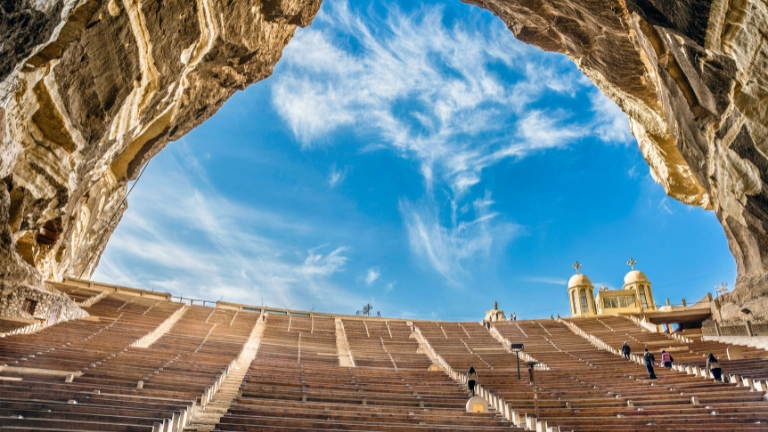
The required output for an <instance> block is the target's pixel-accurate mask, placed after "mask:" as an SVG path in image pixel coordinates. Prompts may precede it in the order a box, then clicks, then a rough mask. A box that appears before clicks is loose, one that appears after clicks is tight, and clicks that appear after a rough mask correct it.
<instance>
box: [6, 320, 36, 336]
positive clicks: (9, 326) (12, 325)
mask: <svg viewBox="0 0 768 432" xmlns="http://www.w3.org/2000/svg"><path fill="white" fill-rule="evenodd" d="M28 325H29V323H27V322H22V321H16V320H9V319H2V318H0V334H1V333H6V332H9V331H13V330H16V329H20V328H22V327H25V326H28Z"/></svg>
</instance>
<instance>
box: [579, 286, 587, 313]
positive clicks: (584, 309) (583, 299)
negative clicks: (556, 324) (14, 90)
mask: <svg viewBox="0 0 768 432" xmlns="http://www.w3.org/2000/svg"><path fill="white" fill-rule="evenodd" d="M581 312H582V313H584V312H589V304H588V303H587V292H586V291H584V288H582V289H581Z"/></svg>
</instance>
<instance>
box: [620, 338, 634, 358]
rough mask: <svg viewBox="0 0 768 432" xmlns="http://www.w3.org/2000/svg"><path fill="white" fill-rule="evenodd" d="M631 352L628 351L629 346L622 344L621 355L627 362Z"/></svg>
mask: <svg viewBox="0 0 768 432" xmlns="http://www.w3.org/2000/svg"><path fill="white" fill-rule="evenodd" d="M631 352H632V350H631V349H629V345H627V343H626V342H624V345H622V346H621V355H623V356H624V358H625V359H627V360H629V354H630V353H631Z"/></svg>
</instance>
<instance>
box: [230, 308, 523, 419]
mask: <svg viewBox="0 0 768 432" xmlns="http://www.w3.org/2000/svg"><path fill="white" fill-rule="evenodd" d="M349 323H351V325H350V326H349V327H351V333H352V335H353V336H352V337H351V339H352V340H353V341H356V342H355V343H354V344H353V343H352V341H350V344H351V345H354V346H355V348H353V355H356V356H359V360H357V358H358V357H356V362H357V363H358V365H359V363H360V362H361V361H363V362H367V364H370V365H376V366H380V367H356V368H345V367H339V366H338V357H337V354H336V351H337V348H336V335H335V324H334V320H333V318H326V317H313V318H311V319H308V318H301V319H298V320H297V318H296V317H285V316H278V315H270V316H269V318H268V319H267V321H266V324H267V327H266V330H265V332H264V334H263V336H262V339H261V345H260V347H259V351H258V354H257V356H256V359H255V360H254V361H253V363H252V364H251V368H250V369H249V371H248V373H247V374H246V377H245V379H244V381H243V383H242V386H241V394H242V396H241V397H239V398H237V400H236V403H235V404H233V405H232V407H231V408H230V409H229V411H228V412H227V414H226V415H225V416H224V417H222V418H221V421H220V423H219V424H218V426H217V429H218V430H221V431H256V430H259V431H261V430H281V431H282V430H307V431H310V430H366V431H372V430H375V431H410V430H413V431H437V430H477V431H481V430H482V431H486V430H487V431H493V430H500V429H505V430H506V429H509V428H510V426H511V425H510V424H509V423H506V422H504V421H502V420H500V419H499V418H496V417H494V416H492V415H489V414H468V413H466V412H465V409H464V405H465V404H466V401H467V394H466V392H465V391H464V390H462V389H461V388H460V387H459V386H458V385H457V384H456V383H455V382H453V381H452V380H451V379H450V378H448V377H447V376H446V375H445V374H444V373H442V372H431V371H428V370H427V367H426V366H425V362H421V361H414V360H413V359H412V358H410V356H412V355H414V356H415V355H417V354H415V352H416V349H417V347H418V344H417V343H416V345H414V343H415V342H411V341H412V340H411V339H409V338H408V336H409V334H410V330H409V329H408V327H407V325H406V324H405V322H403V321H389V322H388V323H386V322H384V321H377V320H365V321H362V320H347V319H344V326H345V328H347V327H348V324H349ZM366 326H368V332H367V333H365V331H366ZM387 327H389V328H387ZM390 332H391V337H390ZM347 336H348V337H349V334H348V335H347ZM363 339H366V341H365V342H362V340H363ZM358 342H359V343H358ZM365 343H369V344H372V345H373V346H374V348H370V349H369V348H368V347H366V346H365ZM379 347H386V351H385V349H384V348H382V349H379ZM399 351H403V353H402V354H403V356H407V357H403V358H402V360H401V361H398V360H399V359H400V357H399V356H396V355H395V354H400V352H399ZM388 352H389V353H391V356H392V358H395V360H394V361H393V360H392V359H391V358H390V355H388ZM422 356H423V355H422ZM425 358H426V357H425ZM428 363H429V362H428V361H427V362H426V364H428ZM395 364H398V367H397V369H396V368H395ZM404 366H418V368H417V369H407V368H404Z"/></svg>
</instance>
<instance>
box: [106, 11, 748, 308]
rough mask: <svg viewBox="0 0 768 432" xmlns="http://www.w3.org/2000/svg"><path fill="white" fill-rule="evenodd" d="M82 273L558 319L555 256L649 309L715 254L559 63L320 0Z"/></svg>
mask: <svg viewBox="0 0 768 432" xmlns="http://www.w3.org/2000/svg"><path fill="white" fill-rule="evenodd" d="M128 201H129V209H128V211H127V212H126V213H125V216H124V217H123V220H122V221H121V224H120V225H119V226H118V228H117V231H116V232H115V234H114V235H113V237H112V238H111V239H110V242H109V244H108V246H107V249H106V251H105V253H104V256H103V257H102V259H101V263H100V265H99V267H98V269H97V271H96V273H95V275H94V277H93V278H94V279H95V280H99V281H105V282H111V283H116V284H122V285H128V286H135V287H141V288H146V289H154V290H160V291H168V292H172V293H174V294H177V295H178V294H182V295H184V296H189V297H194V298H200V299H209V300H211V299H212V300H218V299H224V300H227V301H235V302H243V303H249V304H262V303H263V304H266V305H271V306H277V307H290V308H294V309H303V310H310V309H314V310H317V311H328V312H338V313H354V312H355V311H356V310H357V309H359V308H360V307H361V306H362V305H363V304H364V303H366V302H370V303H371V304H372V305H373V306H374V310H378V311H381V313H382V314H383V315H385V316H393V317H404V318H422V319H443V320H479V319H481V318H482V316H483V313H484V311H485V310H487V309H489V308H490V307H491V306H492V305H493V301H494V300H498V301H499V305H500V307H501V308H502V309H504V310H505V311H506V312H508V313H511V312H513V311H515V312H517V314H518V317H520V318H536V317H548V316H549V315H550V314H558V313H559V314H561V315H564V316H567V315H568V313H569V312H568V311H569V307H568V299H567V295H566V282H567V279H568V278H569V277H570V276H571V275H572V274H573V269H572V268H571V265H572V264H573V262H574V261H576V260H578V261H580V262H581V263H582V264H583V265H584V267H583V268H582V272H583V273H586V274H587V275H589V276H590V278H591V279H592V281H593V283H594V284H595V285H596V287H599V286H600V285H602V284H605V285H606V286H608V287H611V288H620V287H621V284H622V280H623V276H624V274H625V273H626V272H627V271H628V270H629V268H628V267H627V266H626V264H625V263H626V261H627V260H628V259H629V257H630V256H631V257H634V258H635V259H636V260H637V262H638V265H637V268H638V269H640V270H642V271H644V272H645V273H646V274H647V275H648V276H649V278H650V279H651V281H652V282H653V284H654V294H655V297H656V299H657V302H658V303H659V304H662V303H663V301H664V299H665V298H667V297H669V298H670V299H671V301H672V302H673V303H680V299H681V298H686V299H687V300H689V301H691V300H698V299H699V298H701V297H702V296H704V295H705V294H706V293H707V292H712V291H713V288H712V287H713V286H714V285H715V284H717V283H719V282H720V281H725V282H728V283H729V284H730V285H731V286H732V285H733V280H734V279H735V264H734V261H733V258H732V256H731V254H730V252H729V251H728V247H727V242H726V240H725V236H724V234H723V231H722V228H721V226H720V225H719V224H718V222H717V220H716V218H715V215H714V214H713V213H712V212H705V211H703V210H701V209H697V208H693V207H689V206H685V205H683V204H680V203H678V202H677V201H675V200H673V199H671V198H668V197H666V196H665V194H664V191H663V189H662V188H661V186H659V185H658V184H656V183H655V182H654V181H653V179H652V178H651V176H650V174H649V168H648V166H647V165H646V163H645V162H644V161H643V158H642V155H641V153H640V151H639V149H638V147H637V144H636V142H635V140H634V138H633V137H632V136H631V134H630V132H629V126H628V123H627V119H626V116H625V115H624V114H623V113H622V112H621V111H620V110H619V109H618V107H616V105H615V104H613V102H611V101H610V100H608V99H606V98H605V97H604V96H602V94H601V93H600V92H599V91H598V90H597V89H596V88H595V87H594V85H592V84H591V82H590V81H589V80H588V79H586V78H585V77H584V76H583V75H582V74H581V72H579V70H578V69H577V68H576V67H575V65H574V64H573V63H572V62H571V61H570V60H569V59H567V58H566V57H564V56H562V55H559V54H552V53H544V52H542V51H541V50H538V49H537V48H534V47H530V46H527V45H525V44H522V43H520V42H518V41H516V40H515V39H514V37H513V36H512V34H511V32H509V31H508V30H507V29H506V28H505V27H504V25H503V23H502V22H501V21H500V20H499V19H497V18H496V17H494V16H493V15H491V14H490V13H488V12H486V11H483V10H481V9H479V8H476V7H472V6H468V5H466V4H463V3H460V2H458V1H444V2H437V1H435V2H432V1H422V2H414V1H401V2H393V1H387V2H383V1H374V2H373V3H370V2H367V1H366V2H363V1H359V2H358V1H349V2H347V1H344V0H326V1H325V2H324V3H323V6H322V8H321V11H320V14H319V15H318V17H317V18H316V19H315V21H314V23H313V24H312V26H310V27H309V28H306V29H299V30H298V31H297V33H296V36H295V38H294V39H293V40H292V41H291V43H290V44H289V45H288V47H286V49H285V51H284V53H283V58H282V60H281V61H280V62H279V63H278V65H277V66H276V67H275V70H274V74H273V75H272V77H270V78H268V79H267V80H264V81H262V82H259V83H256V84H254V85H252V86H251V87H249V88H248V89H247V90H245V91H242V92H239V93H237V94H236V95H235V96H233V97H232V98H231V99H230V100H229V101H228V102H227V103H226V104H225V105H224V107H222V108H221V110H220V111H219V112H218V113H217V114H216V115H215V116H214V117H212V118H211V119H209V120H208V121H207V122H205V123H204V124H203V125H201V126H200V127H198V128H197V129H195V130H193V131H192V132H191V133H189V134H188V135H187V136H186V137H184V138H183V139H182V140H180V141H178V142H175V143H172V144H170V145H169V146H168V147H167V148H166V149H165V150H164V151H163V152H161V153H160V154H159V155H158V156H157V157H155V158H154V159H153V160H152V161H151V163H150V164H149V165H148V167H147V168H146V171H145V173H144V175H143V177H142V178H141V180H140V181H139V183H138V184H137V185H136V187H135V189H134V191H133V192H132V194H131V196H130V197H129V200H128Z"/></svg>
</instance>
